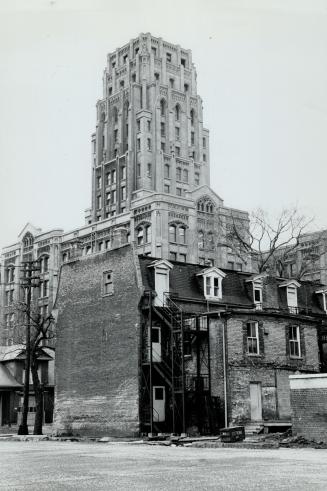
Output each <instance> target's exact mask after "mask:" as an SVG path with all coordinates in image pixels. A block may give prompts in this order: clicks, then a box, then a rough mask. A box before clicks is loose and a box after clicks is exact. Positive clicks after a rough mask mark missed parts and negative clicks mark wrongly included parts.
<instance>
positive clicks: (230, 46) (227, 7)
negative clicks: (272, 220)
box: [0, 0, 327, 247]
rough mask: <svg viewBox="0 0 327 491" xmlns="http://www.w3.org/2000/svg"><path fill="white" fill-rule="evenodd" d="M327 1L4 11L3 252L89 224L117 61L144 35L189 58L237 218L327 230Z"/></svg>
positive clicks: (61, 0)
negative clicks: (27, 238)
mask: <svg viewBox="0 0 327 491" xmlns="http://www.w3.org/2000/svg"><path fill="white" fill-rule="evenodd" d="M326 26H327V0H243V1H242V0H202V1H199V0H197V1H192V0H174V1H172V0H164V1H156V0H137V1H133V0H124V1H123V2H119V1H117V0H114V1H113V0H78V1H77V0H76V1H75V0H52V1H43V0H22V1H20V0H10V1H8V0H0V178H1V193H0V210H1V216H0V234H1V235H0V247H3V246H6V245H9V244H10V243H12V242H14V241H15V240H16V237H17V235H18V234H19V232H20V231H21V229H22V228H23V227H24V225H25V224H26V222H28V221H30V222H31V223H33V224H34V225H36V226H38V227H41V228H42V229H43V230H47V229H49V228H54V227H57V228H64V229H65V230H70V229H73V228H76V227H79V226H81V225H83V224H84V209H85V208H87V207H89V206H90V184H91V183H90V176H91V158H90V152H91V145H90V135H91V133H92V132H93V131H94V127H95V103H96V100H97V99H99V98H101V97H102V72H103V69H104V67H105V63H106V54H107V53H108V52H111V51H113V50H115V48H117V47H119V46H122V45H124V44H125V43H126V42H128V41H129V40H130V39H131V38H134V37H136V36H138V34H139V33H140V32H151V33H152V34H153V35H154V36H158V37H159V36H160V37H162V38H164V39H165V40H167V41H170V42H172V43H176V44H180V45H181V46H182V47H184V48H188V49H191V50H192V52H193V61H194V63H195V65H196V68H197V72H198V92H199V94H200V95H201V97H202V98H203V103H204V125H205V126H206V127H207V128H209V130H210V142H211V143H210V150H211V186H212V188H213V189H214V190H215V191H216V192H217V193H218V194H219V195H220V196H221V197H222V198H223V199H224V200H225V204H226V205H227V206H231V207H235V208H241V209H245V210H249V211H251V210H253V209H255V208H257V207H262V208H264V209H266V210H268V211H269V212H270V213H276V212H278V210H280V209H281V208H282V207H289V206H293V205H295V204H296V205H298V206H299V208H300V209H301V210H302V211H303V212H304V213H306V214H307V215H310V216H311V215H314V216H315V217H316V225H317V227H320V228H327V202H326V184H327V166H326V161H327V89H326V87H327V28H326Z"/></svg>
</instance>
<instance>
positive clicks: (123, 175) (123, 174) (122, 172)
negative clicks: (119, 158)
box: [121, 165, 126, 179]
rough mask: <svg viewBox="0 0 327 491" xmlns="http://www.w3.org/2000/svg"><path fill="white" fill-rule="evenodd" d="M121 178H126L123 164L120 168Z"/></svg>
mask: <svg viewBox="0 0 327 491" xmlns="http://www.w3.org/2000/svg"><path fill="white" fill-rule="evenodd" d="M121 178H122V179H126V167H125V165H123V167H122V168H121Z"/></svg>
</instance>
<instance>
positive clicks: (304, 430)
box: [290, 374, 327, 443]
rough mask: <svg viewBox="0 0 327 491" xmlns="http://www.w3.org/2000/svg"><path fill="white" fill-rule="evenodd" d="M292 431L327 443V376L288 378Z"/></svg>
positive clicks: (296, 376) (294, 433) (309, 438)
mask: <svg viewBox="0 0 327 491" xmlns="http://www.w3.org/2000/svg"><path fill="white" fill-rule="evenodd" d="M290 386H291V406H292V424H293V427H292V431H293V435H301V436H303V437H304V438H306V439H308V440H315V441H317V442H321V441H323V442H325V443H327V374H319V375H295V376H291V377H290Z"/></svg>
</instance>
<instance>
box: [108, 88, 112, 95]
mask: <svg viewBox="0 0 327 491" xmlns="http://www.w3.org/2000/svg"><path fill="white" fill-rule="evenodd" d="M108 92H109V95H112V87H109V91H108Z"/></svg>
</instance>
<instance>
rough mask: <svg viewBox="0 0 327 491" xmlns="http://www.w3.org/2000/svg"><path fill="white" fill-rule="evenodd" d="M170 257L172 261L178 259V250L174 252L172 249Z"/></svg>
mask: <svg viewBox="0 0 327 491" xmlns="http://www.w3.org/2000/svg"><path fill="white" fill-rule="evenodd" d="M169 259H170V260H171V261H176V259H177V254H176V252H172V251H171V252H170V253H169Z"/></svg>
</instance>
